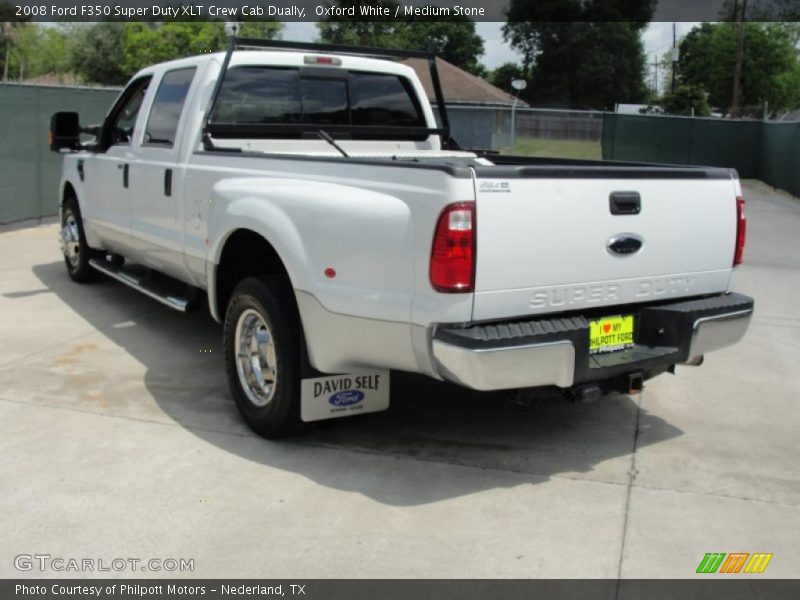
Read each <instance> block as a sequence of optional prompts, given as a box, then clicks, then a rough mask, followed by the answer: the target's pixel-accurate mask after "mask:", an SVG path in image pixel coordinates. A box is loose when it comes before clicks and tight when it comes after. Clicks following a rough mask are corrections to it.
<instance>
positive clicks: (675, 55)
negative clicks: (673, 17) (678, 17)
mask: <svg viewBox="0 0 800 600" xmlns="http://www.w3.org/2000/svg"><path fill="white" fill-rule="evenodd" d="M676 43H677V42H676V41H675V23H673V24H672V95H673V96H674V95H675V70H676V69H677V68H678V47H677V46H676Z"/></svg>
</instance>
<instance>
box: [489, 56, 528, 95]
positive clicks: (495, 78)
mask: <svg viewBox="0 0 800 600" xmlns="http://www.w3.org/2000/svg"><path fill="white" fill-rule="evenodd" d="M488 79H489V83H491V84H492V85H494V86H497V87H499V88H500V89H501V90H504V91H506V92H508V93H509V94H514V95H516V93H517V90H515V89H514V88H513V87H511V82H512V81H513V80H514V79H524V80H526V81H527V80H528V79H530V74H529V73H528V72H527V71H526V70H525V67H523V66H521V65H518V64H516V63H510V62H507V63H503V64H502V65H500V66H499V67H497V68H496V69H494V70H493V71H492V72H491V73H489V77H488Z"/></svg>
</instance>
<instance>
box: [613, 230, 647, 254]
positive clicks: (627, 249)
mask: <svg viewBox="0 0 800 600" xmlns="http://www.w3.org/2000/svg"><path fill="white" fill-rule="evenodd" d="M642 244H644V240H643V239H642V238H640V237H639V236H638V235H636V234H635V233H619V234H617V235H615V236H614V237H612V238H611V239H610V240H608V244H606V248H607V249H608V251H609V252H610V253H612V254H622V255H625V254H633V253H634V252H638V251H639V250H640V249H641V247H642Z"/></svg>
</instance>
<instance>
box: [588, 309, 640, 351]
mask: <svg viewBox="0 0 800 600" xmlns="http://www.w3.org/2000/svg"><path fill="white" fill-rule="evenodd" d="M631 346H633V315H624V316H616V317H603V318H602V319H594V320H592V321H589V353H590V354H596V353H599V352H614V351H615V350H623V349H625V348H630V347H631Z"/></svg>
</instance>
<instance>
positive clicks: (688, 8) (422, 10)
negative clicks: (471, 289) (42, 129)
mask: <svg viewBox="0 0 800 600" xmlns="http://www.w3.org/2000/svg"><path fill="white" fill-rule="evenodd" d="M742 4H743V1H742V0H638V1H634V2H631V1H630V0H559V1H558V2H552V1H547V2H542V1H540V0H498V1H492V0H284V1H281V0H273V1H271V2H265V1H263V0H116V1H114V2H96V3H94V4H92V3H91V0H89V1H86V0H83V1H81V0H39V1H32V0H0V14H2V15H3V19H2V20H4V21H11V20H15V19H19V20H32V21H107V20H118V21H126V20H127V21H191V20H208V19H220V20H226V21H248V20H257V21H260V20H277V21H306V22H316V21H322V20H328V19H331V18H338V19H343V20H353V21H384V20H385V21H392V20H403V21H414V20H419V21H424V20H434V21H451V20H463V19H471V20H473V21H534V22H565V21H571V22H579V21H592V22H597V21H634V22H635V21H641V22H647V21H724V20H738V19H739V17H740V16H741V15H740V13H739V11H740V10H741V5H742ZM746 6H747V9H746V10H747V12H746V19H747V20H749V21H798V20H800V0H749V1H748V2H747V5H746Z"/></svg>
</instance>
